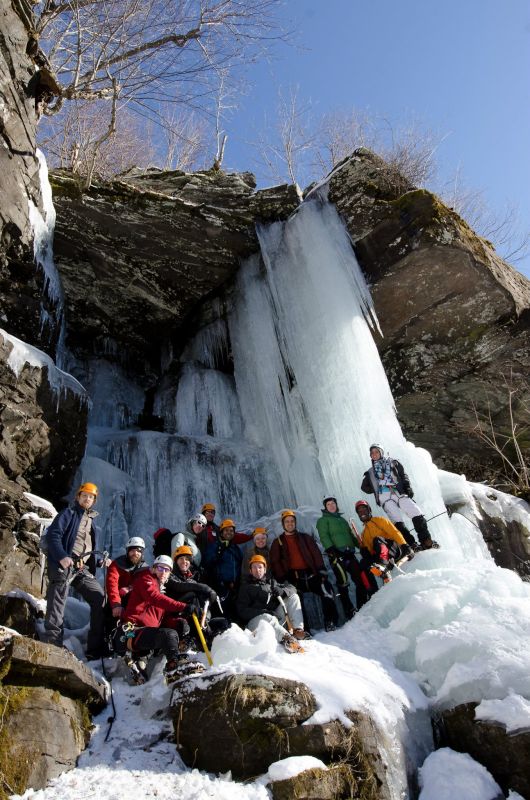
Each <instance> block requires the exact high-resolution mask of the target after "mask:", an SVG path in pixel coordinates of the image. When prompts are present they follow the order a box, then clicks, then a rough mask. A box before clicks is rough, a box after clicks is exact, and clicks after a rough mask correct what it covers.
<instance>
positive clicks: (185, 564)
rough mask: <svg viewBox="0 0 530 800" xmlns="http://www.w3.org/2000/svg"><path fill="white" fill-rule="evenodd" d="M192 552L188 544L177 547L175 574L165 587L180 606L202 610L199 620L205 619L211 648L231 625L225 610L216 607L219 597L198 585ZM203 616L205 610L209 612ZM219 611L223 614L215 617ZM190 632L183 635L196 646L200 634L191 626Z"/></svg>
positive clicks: (211, 590) (174, 561)
mask: <svg viewBox="0 0 530 800" xmlns="http://www.w3.org/2000/svg"><path fill="white" fill-rule="evenodd" d="M192 558H193V551H192V549H191V547H189V545H187V544H183V545H181V546H180V547H177V549H176V550H175V552H174V553H173V572H172V573H171V575H170V577H169V580H168V582H167V584H166V595H167V596H168V597H171V598H172V599H173V600H180V602H181V603H189V602H190V601H192V600H194V601H196V603H197V605H198V607H199V608H200V612H201V613H200V619H201V620H202V619H203V618H204V628H203V630H204V636H205V638H206V641H207V642H208V646H210V645H211V642H212V640H213V638H214V636H217V634H219V633H223V631H226V630H228V628H229V627H230V622H229V621H228V620H227V619H225V618H224V617H223V616H222V609H220V608H219V604H218V603H217V594H216V592H215V591H214V590H213V589H211V588H210V587H209V586H207V584H205V583H199V582H198V581H197V578H196V571H195V570H194V569H193V564H192ZM206 603H207V604H208V606H206ZM206 608H207V611H206V613H204V611H203V609H206ZM218 608H219V610H220V612H221V614H220V615H219V614H218V615H216V616H213V610H216V611H217V609H218ZM189 627H190V629H191V630H188V631H185V632H184V633H183V635H184V637H185V638H186V639H188V640H189V641H190V642H193V643H194V644H196V636H197V631H196V628H195V625H190V626H189Z"/></svg>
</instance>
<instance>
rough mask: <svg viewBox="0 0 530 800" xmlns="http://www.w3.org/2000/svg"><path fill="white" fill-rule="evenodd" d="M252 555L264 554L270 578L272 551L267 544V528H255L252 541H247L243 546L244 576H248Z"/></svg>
mask: <svg viewBox="0 0 530 800" xmlns="http://www.w3.org/2000/svg"><path fill="white" fill-rule="evenodd" d="M252 556H263V558H264V559H265V561H266V563H267V578H270V577H271V571H270V566H269V564H270V553H269V547H268V545H267V528H254V530H253V531H252V541H251V542H247V544H246V545H245V547H244V548H243V563H242V565H241V576H242V577H243V578H246V577H247V575H248V573H249V569H250V559H251V558H252Z"/></svg>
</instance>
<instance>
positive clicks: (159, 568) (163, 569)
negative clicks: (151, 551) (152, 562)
mask: <svg viewBox="0 0 530 800" xmlns="http://www.w3.org/2000/svg"><path fill="white" fill-rule="evenodd" d="M155 569H156V571H157V572H171V570H170V569H169V567H164V566H163V565H162V564H157V565H156V566H155Z"/></svg>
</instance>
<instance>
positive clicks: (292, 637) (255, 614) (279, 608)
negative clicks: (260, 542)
mask: <svg viewBox="0 0 530 800" xmlns="http://www.w3.org/2000/svg"><path fill="white" fill-rule="evenodd" d="M237 613H238V615H239V617H240V619H241V620H242V621H243V622H245V623H246V626H247V628H248V629H249V630H251V631H255V630H256V629H257V627H258V625H259V624H260V622H266V623H268V624H269V625H271V626H272V628H273V630H274V634H275V636H276V639H277V641H278V642H280V643H281V644H282V645H283V646H284V648H285V649H286V650H287V652H288V653H300V652H302V653H303V652H304V651H303V648H302V646H301V645H300V644H298V640H299V639H305V638H309V637H308V636H307V634H306V633H305V631H304V619H303V615H302V606H301V604H300V598H299V597H298V594H297V592H296V589H295V588H294V586H291V584H289V583H278V582H277V581H275V580H274V578H267V560H266V559H265V557H264V556H261V555H255V556H252V557H251V558H250V559H249V573H248V575H247V576H245V578H243V583H242V584H241V589H240V590H239V594H238V597H237ZM289 627H291V630H289Z"/></svg>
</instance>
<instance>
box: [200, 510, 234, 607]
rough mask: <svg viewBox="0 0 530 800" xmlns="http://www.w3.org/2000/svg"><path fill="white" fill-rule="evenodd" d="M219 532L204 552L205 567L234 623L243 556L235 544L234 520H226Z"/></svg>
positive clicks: (210, 581)
mask: <svg viewBox="0 0 530 800" xmlns="http://www.w3.org/2000/svg"><path fill="white" fill-rule="evenodd" d="M219 531H220V532H219V537H218V538H217V539H214V541H213V542H210V543H209V544H208V545H207V547H206V550H205V551H204V558H203V566H204V568H205V570H206V576H207V578H206V580H207V583H208V584H209V585H210V586H212V587H213V588H214V589H215V591H216V592H217V594H218V595H219V598H220V600H221V603H222V605H223V610H224V613H225V616H226V617H227V618H228V619H230V620H232V621H233V622H234V621H235V620H236V609H235V605H236V598H237V593H238V591H239V584H240V582H241V561H242V560H243V554H242V553H241V548H239V547H238V545H237V544H235V542H234V537H235V535H236V524H235V522H234V520H233V519H224V520H223V521H222V522H221V524H220V526H219Z"/></svg>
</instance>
